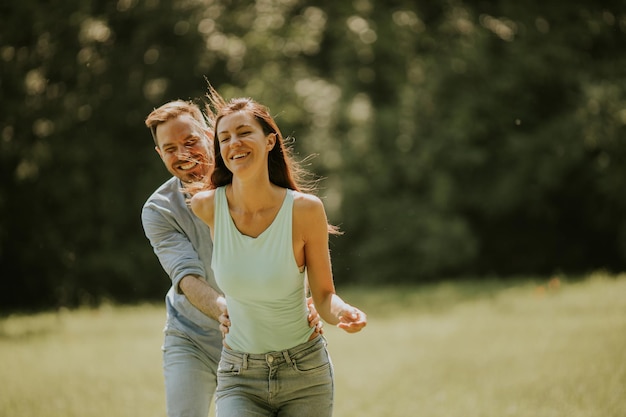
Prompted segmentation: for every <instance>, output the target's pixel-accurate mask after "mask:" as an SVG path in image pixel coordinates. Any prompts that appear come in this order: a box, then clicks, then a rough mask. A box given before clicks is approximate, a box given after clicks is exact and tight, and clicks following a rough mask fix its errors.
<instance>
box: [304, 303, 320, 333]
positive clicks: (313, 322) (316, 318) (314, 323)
mask: <svg viewBox="0 0 626 417" xmlns="http://www.w3.org/2000/svg"><path fill="white" fill-rule="evenodd" d="M306 303H307V306H308V307H309V315H308V316H307V320H309V327H315V331H314V332H313V333H315V334H322V333H324V329H323V327H324V323H322V321H321V320H320V315H319V313H318V312H317V310H316V309H315V304H313V297H309V298H307V299H306Z"/></svg>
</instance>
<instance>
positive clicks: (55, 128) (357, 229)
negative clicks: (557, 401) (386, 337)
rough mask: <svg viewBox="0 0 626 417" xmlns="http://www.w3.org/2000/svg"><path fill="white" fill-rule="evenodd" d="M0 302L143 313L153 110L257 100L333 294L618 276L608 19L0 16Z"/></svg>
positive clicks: (150, 264) (202, 0) (622, 105)
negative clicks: (278, 140) (276, 137)
mask: <svg viewBox="0 0 626 417" xmlns="http://www.w3.org/2000/svg"><path fill="white" fill-rule="evenodd" d="M0 11H1V13H0V27H1V28H2V29H1V32H0V61H2V65H0V97H1V99H0V111H1V112H2V117H1V118H0V174H1V175H2V185H1V187H0V273H1V275H2V277H3V279H4V280H5V283H6V289H5V291H3V293H2V294H3V295H2V296H0V306H2V308H3V309H10V308H17V307H20V308H40V307H48V306H55V305H77V304H83V303H98V302H100V301H102V300H103V299H107V298H112V299H117V300H133V299H146V298H160V297H162V295H163V293H164V291H165V290H166V288H167V287H168V284H169V281H168V279H167V277H166V276H165V275H164V273H163V272H162V271H161V269H160V266H159V264H158V262H157V260H156V258H155V256H154V255H153V253H152V251H151V249H150V246H149V244H148V242H147V240H146V239H145V237H144V236H143V231H142V229H141V224H140V221H139V212H140V208H141V205H142V204H143V202H144V201H145V199H146V198H147V197H148V196H149V194H150V193H151V192H152V191H153V190H154V189H155V188H156V187H157V186H158V185H159V184H160V183H161V182H162V181H163V180H164V179H165V178H167V173H166V171H165V170H164V169H163V167H162V164H161V162H160V160H159V159H158V157H157V156H156V154H155V153H154V152H153V151H152V150H151V148H152V142H151V138H150V135H149V133H148V132H147V130H146V129H145V127H144V126H143V120H144V118H145V116H146V115H147V114H148V113H149V112H150V110H152V109H153V108H154V107H156V106H158V105H160V104H162V103H163V102H165V101H168V100H171V99H175V98H183V99H189V98H201V97H202V96H203V95H204V90H205V79H204V77H207V78H208V79H209V81H211V83H212V84H213V85H215V86H216V87H217V88H218V90H220V92H221V93H222V94H223V95H225V96H226V97H232V96H236V95H248V96H252V97H254V98H256V99H258V100H259V101H261V102H263V103H265V104H267V105H268V106H269V107H270V108H271V109H272V112H273V113H274V114H275V115H276V117H277V120H278V122H279V125H280V126H281V129H282V130H283V133H284V134H285V135H292V136H294V137H295V138H296V142H295V146H296V150H297V151H298V153H299V155H300V156H301V157H302V158H305V157H306V156H307V155H309V154H316V155H317V157H316V158H313V159H312V160H311V162H310V164H311V165H310V168H311V169H312V170H314V171H315V172H316V173H317V174H319V175H320V176H322V177H324V178H326V180H325V181H324V182H323V183H322V188H321V189H320V194H321V195H322V196H323V197H324V198H325V201H326V205H327V208H328V211H329V216H330V219H331V221H332V222H333V223H336V224H340V226H341V228H342V229H343V230H344V231H345V232H346V233H345V235H344V236H342V237H341V238H337V239H333V241H332V251H333V264H334V266H335V271H336V273H337V279H338V281H342V282H347V281H352V282H371V283H374V282H381V281H397V282H399V281H406V282H414V281H420V280H431V279H437V278H441V277H443V276H455V275H465V274H484V273H498V274H519V273H529V272H537V273H550V272H552V271H557V270H564V271H571V272H576V273H577V272H583V271H586V270H590V269H594V268H607V269H612V270H621V269H623V268H624V266H625V265H626V220H625V219H624V218H623V215H622V213H623V212H624V209H626V197H624V195H625V194H624V193H623V192H621V190H623V189H624V188H625V186H626V183H625V182H626V172H625V170H626V168H625V167H626V163H625V162H626V161H625V159H626V145H625V143H624V141H623V138H624V137H626V135H625V126H626V110H625V109H626V79H625V78H624V77H625V75H624V72H623V70H621V69H622V68H624V67H626V62H625V59H626V58H624V57H623V55H624V54H623V53H622V52H623V51H624V47H625V46H626V45H625V39H626V37H625V32H626V17H625V14H624V13H625V11H624V9H623V5H622V4H621V2H617V1H613V2H604V4H603V5H599V4H597V3H595V2H592V1H581V2H577V3H576V4H572V3H568V5H563V6H561V5H559V6H558V7H556V6H551V5H549V4H544V3H543V2H542V3H540V2H531V3H528V2H525V3H519V2H517V3H516V2H513V1H510V0H501V1H498V2H476V1H464V2H463V1H452V0H450V1H446V2H438V3H433V2H414V1H407V0H405V1H402V0H396V1H393V2H382V1H374V0H356V1H354V2H314V3H313V4H312V3H311V2H304V1H302V0H280V1H279V0H257V1H255V2H253V3H249V2H227V1H220V0H217V1H209V0H190V1H174V0H152V1H146V2H138V1H135V0H118V1H115V2H104V1H99V2H87V1H85V0H73V1H69V2H64V3H59V2H52V3H50V4H46V5H40V4H37V5H35V4H34V3H33V2H32V1H22V2H10V3H9V4H3V5H2V6H0Z"/></svg>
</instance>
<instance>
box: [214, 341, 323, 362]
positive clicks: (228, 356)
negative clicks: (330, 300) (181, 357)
mask: <svg viewBox="0 0 626 417" xmlns="http://www.w3.org/2000/svg"><path fill="white" fill-rule="evenodd" d="M325 345H326V339H325V338H324V336H321V335H320V336H317V337H315V338H313V339H311V340H309V341H308V342H304V343H302V344H299V345H297V346H294V347H292V348H290V349H285V350H281V351H276V352H268V353H244V352H238V351H236V350H231V349H229V348H228V347H226V346H224V347H223V348H222V358H223V359H225V360H228V361H229V362H240V363H241V364H242V367H243V369H246V368H247V367H248V364H255V363H256V364H257V365H258V364H259V363H263V364H267V365H271V366H277V365H280V364H282V363H287V364H289V365H291V359H292V358H294V356H296V355H299V354H303V353H306V351H307V350H316V349H319V348H320V347H321V346H325Z"/></svg>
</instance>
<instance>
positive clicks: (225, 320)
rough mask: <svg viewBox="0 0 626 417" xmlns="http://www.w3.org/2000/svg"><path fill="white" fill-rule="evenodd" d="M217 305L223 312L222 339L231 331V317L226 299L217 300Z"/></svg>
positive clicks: (221, 316) (221, 319) (221, 315)
mask: <svg viewBox="0 0 626 417" xmlns="http://www.w3.org/2000/svg"><path fill="white" fill-rule="evenodd" d="M217 305H218V307H219V309H220V311H221V314H220V316H219V318H218V319H219V322H220V331H221V332H222V338H223V337H224V336H226V333H228V330H229V329H230V317H229V316H228V307H227V306H226V299H225V298H224V297H218V298H217Z"/></svg>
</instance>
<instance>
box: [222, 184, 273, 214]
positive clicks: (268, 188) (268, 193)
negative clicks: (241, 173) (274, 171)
mask: <svg viewBox="0 0 626 417" xmlns="http://www.w3.org/2000/svg"><path fill="white" fill-rule="evenodd" d="M226 196H227V198H228V203H229V206H230V208H231V210H237V211H243V212H247V213H254V212H258V211H262V210H267V209H268V208H271V207H274V206H276V205H277V204H280V203H281V202H282V200H283V198H284V196H285V189H284V188H282V187H279V186H277V185H275V184H272V183H271V182H270V180H269V178H263V179H255V180H252V181H238V180H237V179H236V178H233V182H232V183H231V184H230V186H229V187H228V188H227V189H226Z"/></svg>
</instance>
